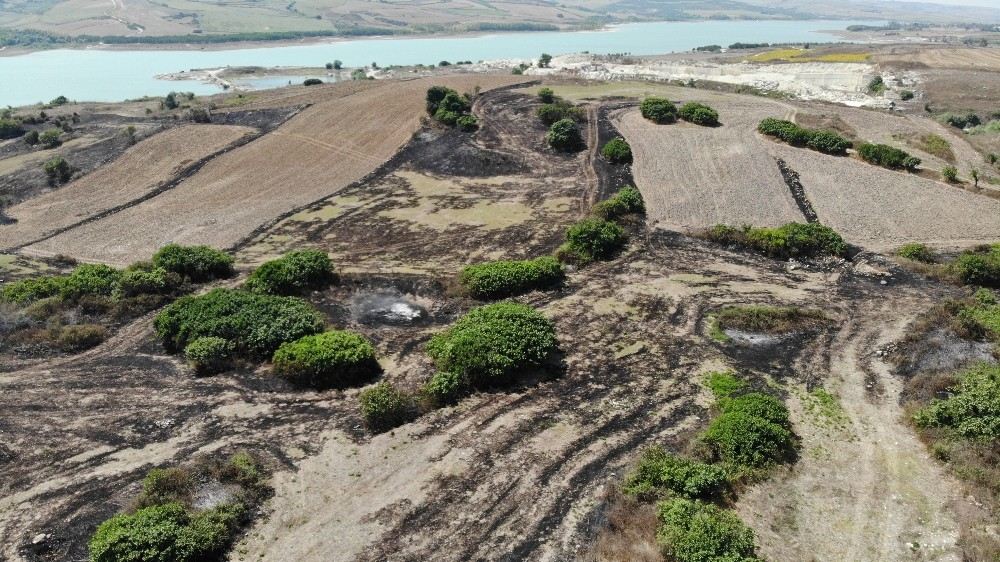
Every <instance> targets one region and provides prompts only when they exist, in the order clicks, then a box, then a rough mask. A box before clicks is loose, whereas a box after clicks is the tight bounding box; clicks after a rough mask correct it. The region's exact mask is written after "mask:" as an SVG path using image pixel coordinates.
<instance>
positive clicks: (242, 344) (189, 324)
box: [155, 288, 323, 359]
mask: <svg viewBox="0 0 1000 562" xmlns="http://www.w3.org/2000/svg"><path fill="white" fill-rule="evenodd" d="M155 327H156V333H157V336H158V337H159V338H160V339H161V340H162V341H163V345H164V346H165V347H166V348H167V349H168V350H170V351H177V350H181V349H184V348H186V347H187V346H188V345H189V344H190V343H192V342H194V341H195V340H196V339H198V338H202V337H207V336H213V337H218V338H222V339H225V340H229V341H231V342H232V343H233V345H234V346H235V349H236V352H237V353H239V354H245V355H248V356H250V357H253V358H259V359H263V358H267V357H270V356H271V355H272V354H273V353H274V352H275V350H277V349H278V347H279V346H280V345H281V344H283V343H285V342H290V341H294V340H297V339H299V338H301V337H303V336H307V335H311V334H316V333H319V332H321V331H322V330H323V316H322V315H321V314H320V313H319V312H317V311H316V310H315V309H314V308H313V307H312V306H310V305H309V303H307V302H306V301H304V300H302V299H298V298H295V297H279V296H273V295H261V294H255V293H250V292H247V291H240V290H235V289H222V288H220V289H213V290H212V291H209V292H208V293H205V294H203V295H191V296H186V297H181V298H179V299H177V300H176V301H174V302H173V303H172V304H170V305H169V306H167V307H166V308H165V309H164V310H163V311H162V312H160V314H159V315H157V317H156V320H155Z"/></svg>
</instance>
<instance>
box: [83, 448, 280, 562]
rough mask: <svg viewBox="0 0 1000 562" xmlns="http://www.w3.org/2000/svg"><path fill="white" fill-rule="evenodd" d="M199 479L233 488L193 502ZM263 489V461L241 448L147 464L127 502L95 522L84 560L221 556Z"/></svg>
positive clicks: (191, 561)
mask: <svg viewBox="0 0 1000 562" xmlns="http://www.w3.org/2000/svg"><path fill="white" fill-rule="evenodd" d="M202 481H208V482H212V483H217V484H220V485H223V486H226V487H228V488H230V489H235V490H236V492H235V493H234V494H233V496H232V497H231V498H230V499H227V500H226V501H224V502H223V503H220V504H218V505H215V506H213V507H208V508H202V507H197V506H196V505H195V501H194V497H195V494H196V491H197V487H198V485H199V484H201V483H202ZM269 492H270V488H269V487H268V486H267V484H266V476H265V474H264V471H263V467H262V466H261V465H260V463H259V462H258V461H257V460H256V459H255V458H253V457H252V456H251V455H250V454H248V453H245V452H240V453H236V454H234V455H232V456H231V457H229V458H228V459H227V460H226V461H224V462H214V463H207V464H203V465H202V466H199V467H198V468H197V469H195V470H190V469H184V468H165V469H160V468H157V469H153V470H151V471H149V473H148V474H147V475H146V478H145V479H144V480H143V487H142V493H141V495H140V496H139V497H138V498H137V499H136V500H135V502H134V504H133V507H132V508H131V509H129V510H127V511H126V512H125V513H121V514H118V515H115V516H114V517H112V518H110V519H108V520H107V521H105V522H103V523H101V525H100V526H98V528H97V531H96V532H95V533H94V534H93V536H92V537H91V538H90V541H89V543H88V549H89V554H90V561H91V562H122V561H124V560H134V561H163V562H166V561H169V562H199V561H203V560H215V559H221V558H222V557H224V555H225V552H226V551H227V550H228V549H229V547H230V545H231V544H232V542H233V540H234V539H235V537H236V535H237V533H238V532H239V529H240V528H241V527H242V526H243V525H245V524H246V523H248V522H249V519H250V516H251V514H252V512H253V510H254V509H255V508H256V507H257V505H258V504H259V503H260V502H261V501H262V500H263V499H264V497H266V495H267V494H268V493H269Z"/></svg>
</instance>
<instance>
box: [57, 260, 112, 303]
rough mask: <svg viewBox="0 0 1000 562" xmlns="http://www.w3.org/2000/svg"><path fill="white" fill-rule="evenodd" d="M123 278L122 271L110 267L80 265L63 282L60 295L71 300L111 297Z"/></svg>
mask: <svg viewBox="0 0 1000 562" xmlns="http://www.w3.org/2000/svg"><path fill="white" fill-rule="evenodd" d="M121 276H122V272H121V271H119V270H117V269H115V268H113V267H111V266H108V265H104V264H89V263H88V264H83V265H78V266H77V267H76V268H74V269H73V272H72V273H70V274H69V275H68V276H67V277H66V278H65V280H64V281H63V282H62V289H61V291H60V295H61V296H62V297H63V298H64V299H70V300H72V299H78V298H80V297H82V296H84V295H101V296H111V295H112V294H113V293H114V292H115V289H116V288H118V282H119V280H120V279H121Z"/></svg>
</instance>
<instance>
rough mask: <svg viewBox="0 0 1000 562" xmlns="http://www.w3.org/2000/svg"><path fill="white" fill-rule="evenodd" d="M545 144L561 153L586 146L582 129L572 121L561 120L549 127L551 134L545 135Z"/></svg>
mask: <svg viewBox="0 0 1000 562" xmlns="http://www.w3.org/2000/svg"><path fill="white" fill-rule="evenodd" d="M545 142H547V143H549V146H551V147H552V148H554V149H556V150H558V151H561V152H572V151H574V150H579V149H580V148H581V147H583V145H584V142H583V137H582V136H580V128H579V127H578V126H577V125H576V121H573V120H572V119H560V120H559V121H556V122H555V123H553V124H552V126H551V127H549V132H548V133H546V134H545Z"/></svg>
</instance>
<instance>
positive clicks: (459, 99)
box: [426, 86, 472, 127]
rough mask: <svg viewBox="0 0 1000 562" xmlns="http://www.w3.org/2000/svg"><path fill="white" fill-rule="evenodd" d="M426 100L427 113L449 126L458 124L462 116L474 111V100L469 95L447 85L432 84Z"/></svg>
mask: <svg viewBox="0 0 1000 562" xmlns="http://www.w3.org/2000/svg"><path fill="white" fill-rule="evenodd" d="M426 101H427V113H428V114H430V115H431V116H432V117H434V119H435V120H436V121H438V122H439V123H443V124H445V125H448V126H449V127H454V126H455V125H457V124H458V120H459V119H460V118H461V117H463V116H465V115H468V114H469V112H470V111H472V100H471V99H470V98H469V96H468V95H466V94H459V93H458V92H456V91H455V90H452V89H451V88H448V87H445V86H431V87H430V88H429V89H428V90H427V98H426ZM465 123H468V121H465Z"/></svg>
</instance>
